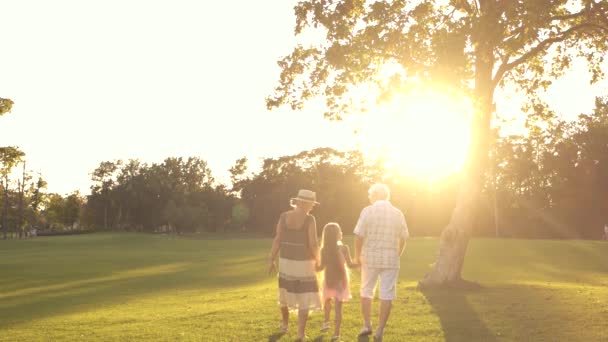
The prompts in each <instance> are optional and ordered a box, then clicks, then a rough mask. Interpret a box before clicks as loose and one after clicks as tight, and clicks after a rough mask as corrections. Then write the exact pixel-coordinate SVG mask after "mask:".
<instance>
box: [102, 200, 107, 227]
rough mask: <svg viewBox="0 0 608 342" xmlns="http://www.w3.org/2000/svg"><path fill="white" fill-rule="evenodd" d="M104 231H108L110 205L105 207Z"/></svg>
mask: <svg viewBox="0 0 608 342" xmlns="http://www.w3.org/2000/svg"><path fill="white" fill-rule="evenodd" d="M103 229H104V230H108V205H107V204H105V205H104V207H103Z"/></svg>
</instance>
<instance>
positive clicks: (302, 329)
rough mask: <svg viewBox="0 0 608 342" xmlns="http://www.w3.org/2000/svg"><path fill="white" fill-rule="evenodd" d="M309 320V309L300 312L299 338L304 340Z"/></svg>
mask: <svg viewBox="0 0 608 342" xmlns="http://www.w3.org/2000/svg"><path fill="white" fill-rule="evenodd" d="M307 320H308V309H300V310H298V338H300V339H302V338H304V336H305V335H306V334H305V330H306V321H307Z"/></svg>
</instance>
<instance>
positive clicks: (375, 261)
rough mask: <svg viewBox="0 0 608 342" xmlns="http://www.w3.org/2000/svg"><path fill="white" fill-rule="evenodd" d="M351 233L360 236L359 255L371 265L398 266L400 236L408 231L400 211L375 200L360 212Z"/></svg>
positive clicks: (388, 204)
mask: <svg viewBox="0 0 608 342" xmlns="http://www.w3.org/2000/svg"><path fill="white" fill-rule="evenodd" d="M354 233H355V234H356V235H358V236H360V237H362V238H363V250H362V251H361V258H362V259H363V263H365V265H366V266H367V267H370V268H399V239H400V238H403V239H407V238H408V237H409V231H408V229H407V224H406V223H405V217H404V216H403V213H402V212H401V210H399V209H397V208H395V207H393V205H392V204H391V203H390V202H389V201H376V202H374V204H372V205H370V206H368V207H365V208H364V209H363V211H361V215H360V216H359V221H357V226H356V227H355V231H354Z"/></svg>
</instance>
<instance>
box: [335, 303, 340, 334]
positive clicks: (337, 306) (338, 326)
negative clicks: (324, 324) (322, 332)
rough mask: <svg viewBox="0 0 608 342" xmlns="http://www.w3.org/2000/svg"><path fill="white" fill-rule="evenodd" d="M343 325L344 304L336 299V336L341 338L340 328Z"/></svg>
mask: <svg viewBox="0 0 608 342" xmlns="http://www.w3.org/2000/svg"><path fill="white" fill-rule="evenodd" d="M341 325H342V302H341V301H339V300H337V299H336V323H335V327H334V336H340V326H341Z"/></svg>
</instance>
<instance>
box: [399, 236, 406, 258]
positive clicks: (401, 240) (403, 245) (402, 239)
mask: <svg viewBox="0 0 608 342" xmlns="http://www.w3.org/2000/svg"><path fill="white" fill-rule="evenodd" d="M404 249H405V239H404V238H400V239H399V255H402V254H403V250H404Z"/></svg>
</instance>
